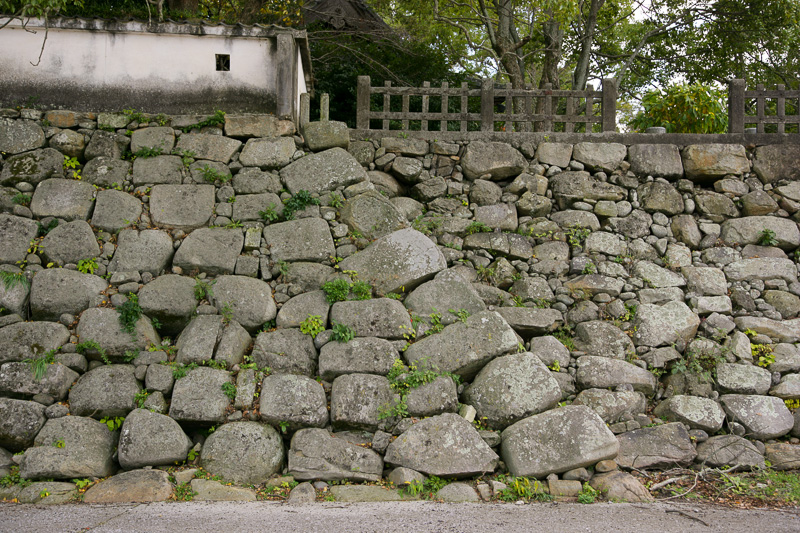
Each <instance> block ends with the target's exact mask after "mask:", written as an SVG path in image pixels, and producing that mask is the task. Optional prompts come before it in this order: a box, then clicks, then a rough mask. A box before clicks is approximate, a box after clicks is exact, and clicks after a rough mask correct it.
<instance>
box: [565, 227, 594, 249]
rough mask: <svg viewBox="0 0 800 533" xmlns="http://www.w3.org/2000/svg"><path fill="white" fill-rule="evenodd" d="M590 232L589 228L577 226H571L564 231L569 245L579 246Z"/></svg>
mask: <svg viewBox="0 0 800 533" xmlns="http://www.w3.org/2000/svg"><path fill="white" fill-rule="evenodd" d="M591 232H592V230H590V229H589V228H582V227H579V226H572V227H570V228H568V229H567V231H565V232H564V234H565V235H566V236H567V242H568V243H569V244H570V246H581V245H582V244H583V241H585V240H586V237H588V236H589V234H590V233H591Z"/></svg>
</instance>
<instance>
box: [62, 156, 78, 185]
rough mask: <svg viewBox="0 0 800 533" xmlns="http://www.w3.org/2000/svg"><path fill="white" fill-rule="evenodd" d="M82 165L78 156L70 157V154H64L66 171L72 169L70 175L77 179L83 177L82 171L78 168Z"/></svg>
mask: <svg viewBox="0 0 800 533" xmlns="http://www.w3.org/2000/svg"><path fill="white" fill-rule="evenodd" d="M80 165H81V164H80V162H79V161H78V158H77V157H69V156H66V155H65V156H64V171H65V172H66V171H68V170H71V171H72V176H70V177H71V178H72V179H75V180H79V179H81V171H80V169H79V168H78V167H80Z"/></svg>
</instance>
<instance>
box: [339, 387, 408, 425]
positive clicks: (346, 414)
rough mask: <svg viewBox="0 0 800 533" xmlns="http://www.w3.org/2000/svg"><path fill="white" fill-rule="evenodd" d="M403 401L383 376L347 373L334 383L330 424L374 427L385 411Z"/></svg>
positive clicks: (378, 423)
mask: <svg viewBox="0 0 800 533" xmlns="http://www.w3.org/2000/svg"><path fill="white" fill-rule="evenodd" d="M399 402H400V396H399V395H398V394H396V393H395V392H394V391H393V390H392V388H391V385H390V384H389V380H388V379H386V378H385V377H384V376H376V375H374V374H346V375H343V376H339V377H338V378H336V379H335V380H334V381H333V385H332V387H331V424H332V425H333V427H334V428H337V429H338V428H341V429H357V430H365V431H375V430H376V429H378V427H379V425H380V422H381V420H382V419H383V418H385V414H384V413H385V412H386V411H388V410H390V409H391V408H393V407H394V406H395V405H396V404H398V403H399Z"/></svg>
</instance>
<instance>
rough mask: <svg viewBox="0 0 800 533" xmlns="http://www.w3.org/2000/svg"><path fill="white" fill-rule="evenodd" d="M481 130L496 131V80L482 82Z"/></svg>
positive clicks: (489, 79)
mask: <svg viewBox="0 0 800 533" xmlns="http://www.w3.org/2000/svg"><path fill="white" fill-rule="evenodd" d="M481 131H494V80H493V79H491V78H488V79H485V80H483V83H481Z"/></svg>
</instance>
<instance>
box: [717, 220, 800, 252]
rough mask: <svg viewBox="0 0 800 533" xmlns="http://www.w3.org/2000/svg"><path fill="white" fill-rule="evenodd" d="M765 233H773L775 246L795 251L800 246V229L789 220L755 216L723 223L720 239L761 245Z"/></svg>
mask: <svg viewBox="0 0 800 533" xmlns="http://www.w3.org/2000/svg"><path fill="white" fill-rule="evenodd" d="M765 231H770V232H772V235H773V238H774V240H775V241H776V243H775V245H774V246H777V247H778V248H782V249H783V250H787V251H788V250H793V249H795V248H797V247H798V246H800V229H798V228H797V223H796V222H794V221H793V220H790V219H787V218H779V217H769V216H754V217H743V218H735V219H731V220H726V221H725V222H723V223H722V228H721V232H720V235H719V236H720V238H721V239H722V240H723V241H725V242H727V243H731V244H734V243H735V244H739V245H745V244H760V240H761V237H762V235H763V234H764V232H765Z"/></svg>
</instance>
